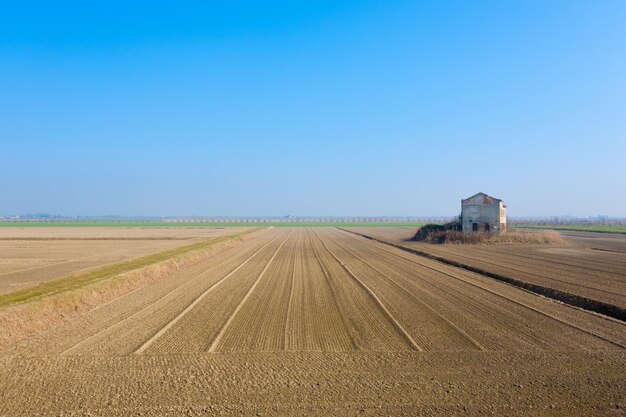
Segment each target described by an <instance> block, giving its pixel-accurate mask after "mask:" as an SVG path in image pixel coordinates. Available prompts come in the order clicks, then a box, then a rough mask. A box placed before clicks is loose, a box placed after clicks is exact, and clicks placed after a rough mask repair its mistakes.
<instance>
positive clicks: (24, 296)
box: [0, 228, 260, 308]
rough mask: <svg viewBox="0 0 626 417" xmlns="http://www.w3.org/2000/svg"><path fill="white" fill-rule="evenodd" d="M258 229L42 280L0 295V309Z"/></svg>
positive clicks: (235, 238) (234, 238)
mask: <svg viewBox="0 0 626 417" xmlns="http://www.w3.org/2000/svg"><path fill="white" fill-rule="evenodd" d="M259 229H260V228H255V229H251V230H246V231H244V232H242V233H238V234H234V235H229V236H222V237H218V238H211V239H208V240H203V241H201V242H196V243H192V244H189V245H185V246H180V247H178V248H174V249H169V250H166V251H163V252H158V253H154V254H151V255H147V256H143V257H141V258H136V259H131V260H128V261H123V262H120V263H116V264H113V265H107V266H103V267H101V268H97V269H94V270H92V271H89V272H85V273H82V274H75V275H68V276H65V277H62V278H58V279H56V280H54V281H50V282H45V283H43V284H40V285H37V286H36V287H32V288H27V289H24V290H20V291H15V292H12V293H9V294H3V295H0V308H2V307H6V306H10V305H14V304H18V303H24V302H27V301H32V300H34V299H39V298H43V297H49V296H51V295H53V294H58V293H60V292H65V291H69V290H74V289H78V288H81V287H84V286H86V285H88V284H93V283H95V282H98V281H102V280H105V279H107V278H112V277H114V276H116V275H119V274H122V273H124V272H128V271H132V270H135V269H138V268H142V267H145V266H148V265H152V264H155V263H158V262H162V261H165V260H168V259H172V258H174V257H177V256H180V255H183V254H186V253H188V252H191V251H195V250H199V249H204V248H208V247H210V246H213V245H215V244H217V243H221V242H227V241H231V240H237V239H240V238H241V237H243V236H244V235H247V234H250V233H253V232H255V231H257V230H259Z"/></svg>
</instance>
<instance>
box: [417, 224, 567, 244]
mask: <svg viewBox="0 0 626 417" xmlns="http://www.w3.org/2000/svg"><path fill="white" fill-rule="evenodd" d="M412 240H414V241H421V242H428V243H437V244H473V245H477V244H483V245H493V244H499V243H517V244H542V245H562V244H565V240H564V239H563V237H562V236H561V234H560V233H559V232H556V231H553V230H543V231H528V232H525V231H524V232H522V231H517V230H515V231H509V232H503V233H500V234H498V235H495V234H492V233H479V232H476V233H470V234H464V233H463V232H462V231H461V230H460V223H459V222H451V223H446V224H443V225H440V224H427V225H425V226H422V227H420V228H419V229H417V232H416V233H415V236H414V237H413V239H412Z"/></svg>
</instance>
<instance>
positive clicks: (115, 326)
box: [59, 242, 271, 356]
mask: <svg viewBox="0 0 626 417" xmlns="http://www.w3.org/2000/svg"><path fill="white" fill-rule="evenodd" d="M270 243H271V242H270ZM268 244H269V243H268ZM261 249H263V247H262V248H261ZM251 256H254V254H253V255H251ZM248 259H249V258H248ZM229 260H230V259H228V258H225V259H223V260H220V261H219V262H218V263H216V264H214V265H213V266H211V267H210V268H208V269H206V270H203V271H200V272H198V273H195V274H193V275H191V276H190V277H188V278H187V279H186V280H184V281H183V282H181V283H180V284H179V285H177V286H175V287H174V288H172V289H171V290H170V291H168V292H166V293H165V294H163V295H162V296H160V297H159V298H157V299H156V300H154V301H152V302H150V303H149V304H147V305H145V307H143V308H141V309H140V310H137V311H135V312H134V313H133V314H131V315H129V316H126V317H125V318H123V319H122V320H120V321H117V322H115V323H113V324H111V325H109V326H106V327H105V328H103V329H101V330H100V331H98V332H96V333H94V334H91V335H90V336H88V337H87V338H85V339H83V340H81V341H79V342H78V343H76V344H74V345H72V346H70V347H69V348H67V349H65V350H64V351H62V352H60V353H59V354H60V355H62V356H64V355H69V354H71V353H72V352H73V351H75V350H77V349H79V348H80V347H82V346H84V345H86V344H89V343H90V342H91V341H93V340H95V339H97V338H99V337H101V336H102V335H103V334H104V333H111V332H112V331H114V330H115V329H118V328H122V327H124V325H125V324H126V323H129V322H131V321H132V320H133V319H134V318H135V317H136V316H138V315H140V314H142V313H144V312H145V311H147V310H149V309H151V308H154V306H155V305H156V304H158V303H159V302H161V301H162V300H164V299H166V298H167V297H169V296H171V295H172V294H173V293H174V292H176V291H178V290H179V289H180V288H182V287H185V286H192V285H193V284H195V283H196V282H195V281H196V279H198V278H199V277H202V276H205V275H207V274H208V273H209V272H211V271H213V270H214V269H216V268H218V267H220V266H222V265H224V264H225V263H227V262H228V261H229ZM244 262H245V261H244ZM239 265H241V263H240V264H239ZM236 268H237V267H236ZM221 279H224V278H221ZM218 283H219V281H217V282H216V283H214V285H217V284H218ZM142 288H143V287H139V288H136V289H134V290H133V291H131V292H129V293H126V294H124V295H122V296H121V297H118V298H116V299H113V300H111V301H109V302H107V303H105V304H102V305H100V306H98V307H96V308H94V309H93V310H91V311H90V312H94V311H97V310H98V309H100V308H102V307H105V306H107V305H109V304H111V303H113V302H116V301H119V300H120V299H121V298H123V297H126V296H130V295H132V294H133V293H134V292H136V291H138V290H141V289H142Z"/></svg>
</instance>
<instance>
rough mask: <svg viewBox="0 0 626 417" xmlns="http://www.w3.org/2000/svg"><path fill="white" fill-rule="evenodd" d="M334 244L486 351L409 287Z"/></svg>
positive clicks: (479, 348)
mask: <svg viewBox="0 0 626 417" xmlns="http://www.w3.org/2000/svg"><path fill="white" fill-rule="evenodd" d="M334 242H335V244H336V245H337V246H339V247H341V248H342V249H343V250H344V251H346V252H348V253H350V254H351V255H352V256H354V257H355V258H356V259H358V260H359V261H361V262H362V263H364V264H365V265H367V266H368V267H369V268H371V269H372V270H374V271H376V272H377V273H378V274H379V275H380V276H382V277H383V278H384V279H385V280H386V281H387V282H389V283H390V284H392V285H393V286H394V287H396V288H397V289H399V290H400V291H402V292H403V293H404V294H406V295H408V296H409V297H410V298H411V299H413V300H414V301H415V302H417V303H418V304H419V305H421V306H423V307H424V308H426V309H427V310H428V311H429V312H430V313H431V314H433V315H434V316H436V317H439V319H441V320H442V321H443V322H444V323H446V324H447V325H448V326H449V327H450V328H452V329H453V330H454V331H455V332H457V333H458V334H460V335H461V337H462V338H464V339H465V340H467V341H468V342H469V343H470V344H471V345H473V346H474V347H475V348H476V349H478V350H480V351H486V350H487V349H486V348H485V347H484V346H482V345H481V344H480V343H478V341H476V339H474V338H473V337H472V336H470V335H469V334H467V333H466V332H465V331H464V330H463V329H461V328H460V327H459V326H457V325H456V324H454V323H453V322H452V321H450V320H449V319H448V318H446V317H445V316H443V315H442V314H441V313H439V312H438V311H436V310H435V309H433V308H432V307H431V306H429V305H428V304H427V303H426V302H424V301H423V300H421V299H420V298H419V297H417V295H415V294H414V293H413V292H411V291H410V290H409V289H407V288H406V287H404V286H403V285H401V284H400V283H398V282H397V281H396V280H394V279H393V278H391V277H390V276H389V275H387V274H385V273H384V272H383V271H381V270H380V269H378V268H376V267H375V266H374V265H372V264H371V263H369V262H367V261H366V260H365V259H363V258H362V257H360V256H359V255H357V254H356V253H354V252H353V251H351V250H349V249H347V248H346V247H345V246H343V245H342V244H340V243H339V241H338V240H335V241H334Z"/></svg>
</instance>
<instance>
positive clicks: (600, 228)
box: [513, 224, 626, 234]
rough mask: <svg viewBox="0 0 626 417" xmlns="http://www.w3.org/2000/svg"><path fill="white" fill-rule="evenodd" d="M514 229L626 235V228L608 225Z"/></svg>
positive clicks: (529, 225)
mask: <svg viewBox="0 0 626 417" xmlns="http://www.w3.org/2000/svg"><path fill="white" fill-rule="evenodd" d="M513 227H515V228H519V229H548V230H563V231H566V232H596V233H617V234H626V226H608V225H606V226H605V225H532V224H524V225H520V224H513Z"/></svg>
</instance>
